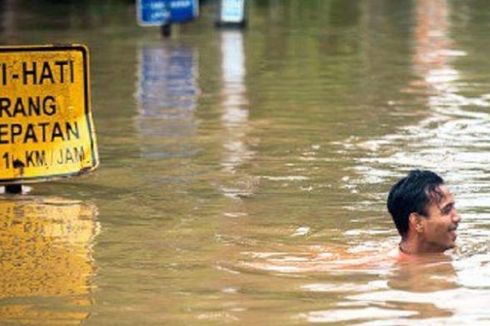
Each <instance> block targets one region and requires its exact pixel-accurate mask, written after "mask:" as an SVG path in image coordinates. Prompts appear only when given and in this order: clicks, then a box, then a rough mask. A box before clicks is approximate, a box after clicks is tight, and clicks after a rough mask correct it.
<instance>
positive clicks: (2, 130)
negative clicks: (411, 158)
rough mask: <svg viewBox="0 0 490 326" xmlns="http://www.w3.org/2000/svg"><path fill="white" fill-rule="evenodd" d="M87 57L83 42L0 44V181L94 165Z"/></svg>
mask: <svg viewBox="0 0 490 326" xmlns="http://www.w3.org/2000/svg"><path fill="white" fill-rule="evenodd" d="M88 56H89V55H88V49H87V48H86V47H85V46H82V45H66V46H65V45H63V46H50V45H48V46H21V47H0V184H13V183H27V182H38V181H43V180H47V179H51V178H56V177H65V176H72V175H77V174H81V173H85V172H88V171H91V170H93V169H95V168H96V166H97V164H98V154H97V145H96V139H95V130H94V124H93V121H92V113H91V110H90V89H89V85H90V83H89V69H88V65H89V61H88V60H89V57H88Z"/></svg>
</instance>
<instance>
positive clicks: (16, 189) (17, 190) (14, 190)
mask: <svg viewBox="0 0 490 326" xmlns="http://www.w3.org/2000/svg"><path fill="white" fill-rule="evenodd" d="M5 193H6V194H14V195H18V194H21V193H22V185H21V184H11V185H6V186H5Z"/></svg>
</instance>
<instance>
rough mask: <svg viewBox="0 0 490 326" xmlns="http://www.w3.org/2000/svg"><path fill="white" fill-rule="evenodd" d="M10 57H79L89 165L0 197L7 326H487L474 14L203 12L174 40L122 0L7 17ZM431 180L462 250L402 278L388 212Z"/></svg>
mask: <svg viewBox="0 0 490 326" xmlns="http://www.w3.org/2000/svg"><path fill="white" fill-rule="evenodd" d="M0 9H1V10H0V13H1V25H0V26H1V33H0V42H1V43H2V44H44V43H84V44H87V45H88V47H89V48H90V50H91V62H92V65H91V73H92V93H93V112H94V116H95V123H96V128H97V135H98V143H99V150H100V156H101V166H100V168H99V169H98V170H97V171H96V172H95V173H93V174H91V175H89V176H85V177H82V178H77V179H69V180H63V181H57V182H51V183H45V184H38V185H34V186H33V187H32V188H33V189H32V191H31V192H30V193H29V195H26V196H23V197H21V198H12V197H5V196H4V197H2V198H0V221H1V226H2V227H1V229H0V243H1V254H0V258H1V262H0V319H1V323H2V324H36V325H39V324H46V325H52V324H62V325H69V324H79V323H82V322H83V323H86V324H89V325H101V324H114V325H116V324H117V325H135V324H153V325H159V324H171V325H179V324H209V325H215V324H225V323H231V324H244V325H248V324H253V323H254V324H259V325H267V324H274V325H287V324H306V323H334V324H356V325H361V324H362V325H394V324H396V325H424V324H427V325H434V324H442V323H445V324H457V325H462V324H467V325H478V324H481V325H485V324H487V323H488V322H489V320H490V313H489V311H488V308H487V307H486V303H487V302H488V300H489V299H490V290H489V289H490V255H489V254H488V251H489V243H488V238H489V235H490V201H489V200H488V197H489V193H490V177H489V175H490V174H488V173H490V168H489V167H488V160H489V159H490V154H489V153H490V144H489V142H488V141H489V139H490V111H489V110H490V91H489V89H490V87H489V86H490V77H489V74H488V70H489V68H490V61H489V60H488V52H489V51H487V47H488V44H489V43H488V42H487V38H488V21H489V18H490V17H489V16H490V3H488V2H486V1H445V0H434V1H424V0H414V1H396V2H394V1H389V0H381V1H368V0H363V1H344V0H338V1H329V0H311V1H301V0H284V1H274V0H270V1H266V0H256V1H251V2H250V8H249V9H250V10H249V23H250V24H249V27H248V29H247V30H245V31H239V30H217V29H215V28H214V27H213V20H214V3H213V2H211V1H208V2H205V3H204V5H203V7H202V8H201V17H200V19H199V20H198V21H195V22H193V23H190V24H187V25H183V26H179V27H177V28H176V29H175V30H174V32H175V33H174V35H173V37H172V38H170V39H166V40H162V39H161V38H160V36H159V33H158V29H153V28H149V29H143V28H139V27H137V26H136V22H135V20H136V19H135V12H134V6H133V5H132V4H131V1H115V0H113V1H47V0H42V1H41V0H39V1H34V2H33V1H27V0H25V1H23V0H17V1H16V0H5V1H2V2H1V3H0ZM415 167H418V168H428V169H433V170H435V171H437V172H439V173H441V174H442V175H443V176H444V177H445V178H446V179H447V181H448V183H449V184H450V185H451V186H452V187H451V188H452V190H453V192H454V193H455V195H456V200H457V205H458V208H459V211H460V213H461V215H462V218H463V220H462V223H461V225H460V229H459V231H458V232H459V238H458V243H459V248H458V250H455V251H454V252H451V253H449V254H448V255H446V256H445V257H444V259H441V258H439V259H434V260H423V261H421V262H420V263H418V264H409V265H406V266H405V265H397V264H394V263H393V260H392V259H391V258H390V257H389V256H387V254H386V253H387V252H389V251H390V249H392V248H393V247H395V246H396V244H397V242H398V236H397V233H396V231H395V229H394V227H393V226H392V223H391V220H390V218H389V216H388V215H387V213H386V209H385V200H386V194H387V191H388V189H389V187H390V186H391V184H392V183H393V182H394V181H395V180H396V179H397V178H398V177H400V176H401V175H403V174H405V173H406V172H407V171H408V170H410V169H412V168H415Z"/></svg>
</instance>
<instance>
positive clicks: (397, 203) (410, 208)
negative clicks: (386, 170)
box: [387, 170, 444, 237]
mask: <svg viewBox="0 0 490 326" xmlns="http://www.w3.org/2000/svg"><path fill="white" fill-rule="evenodd" d="M443 184H444V180H443V179H442V178H441V177H440V176H438V175H437V174H436V173H434V172H432V171H427V170H412V171H410V172H409V173H408V175H407V176H406V177H404V178H403V179H401V180H399V181H398V182H397V183H396V184H395V185H394V186H393V187H391V190H390V193H389V195H388V202H387V206H388V211H389V212H390V214H391V217H392V218H393V222H395V226H396V228H397V229H398V233H400V235H401V236H402V237H405V236H406V234H407V232H408V226H409V216H410V214H411V213H418V214H420V215H422V216H427V207H428V206H429V204H430V203H432V202H439V201H440V200H441V199H442V196H443V194H442V192H441V190H440V189H439V186H441V185H443Z"/></svg>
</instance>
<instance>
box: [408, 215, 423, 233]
mask: <svg viewBox="0 0 490 326" xmlns="http://www.w3.org/2000/svg"><path fill="white" fill-rule="evenodd" d="M422 219H423V217H422V216H420V214H418V213H415V212H413V213H410V215H409V216H408V225H409V228H410V229H411V230H413V231H415V232H417V233H421V232H422V231H424V224H423V223H422Z"/></svg>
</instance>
